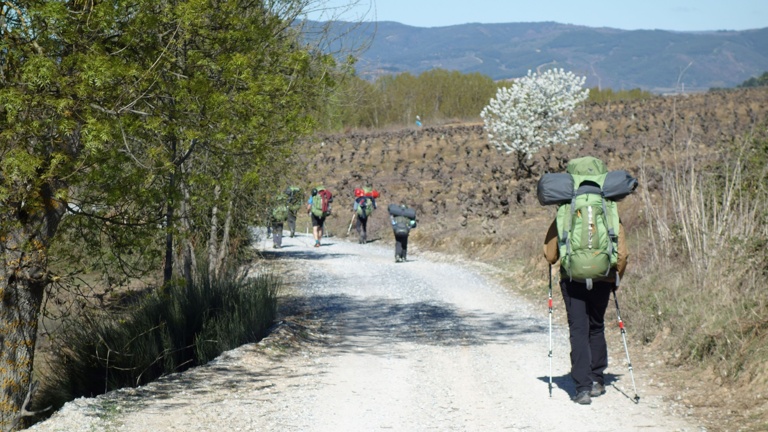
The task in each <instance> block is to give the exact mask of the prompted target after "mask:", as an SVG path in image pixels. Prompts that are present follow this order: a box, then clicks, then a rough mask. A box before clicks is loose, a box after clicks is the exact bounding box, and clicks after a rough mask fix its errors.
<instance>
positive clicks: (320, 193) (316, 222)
mask: <svg viewBox="0 0 768 432" xmlns="http://www.w3.org/2000/svg"><path fill="white" fill-rule="evenodd" d="M332 202H333V194H331V191H329V190H328V189H326V188H325V187H324V186H318V187H316V188H314V189H312V194H311V195H310V197H309V200H307V213H309V217H310V219H311V220H312V235H313V236H314V237H315V247H320V239H322V238H323V226H324V225H325V218H326V217H328V215H330V214H331V203H332Z"/></svg>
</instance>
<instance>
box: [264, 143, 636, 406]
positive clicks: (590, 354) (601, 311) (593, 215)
mask: <svg viewBox="0 0 768 432" xmlns="http://www.w3.org/2000/svg"><path fill="white" fill-rule="evenodd" d="M637 184H638V183H637V180H636V179H635V178H634V177H632V176H631V175H629V173H628V172H627V171H624V170H619V171H610V172H609V171H608V169H607V167H606V165H605V164H604V163H603V162H602V161H601V160H600V159H597V158H594V157H590V156H587V157H581V158H576V159H572V160H571V161H569V163H568V165H567V168H566V172H565V173H547V174H544V175H543V176H542V177H541V178H540V180H539V182H538V185H537V197H538V199H539V203H540V204H542V205H545V206H546V205H556V206H557V212H556V217H555V219H554V220H553V221H552V223H551V224H550V226H549V229H548V230H547V231H546V235H545V240H544V257H545V258H546V260H547V261H548V262H549V264H550V284H549V313H550V351H549V357H550V379H549V388H550V395H551V392H552V370H551V368H552V363H551V359H552V278H551V276H552V273H551V266H552V265H555V264H559V266H560V272H559V273H560V281H559V285H560V291H561V293H562V296H563V300H564V303H565V311H566V314H567V317H568V329H569V333H570V348H571V352H570V360H571V371H570V375H571V378H572V379H573V381H574V383H575V393H574V395H572V397H571V399H572V400H573V401H574V402H575V403H578V404H581V405H587V404H590V403H591V402H592V398H595V397H598V396H601V395H603V394H605V392H606V381H605V375H604V372H605V369H606V368H607V366H608V350H607V345H606V340H605V313H606V310H607V307H608V303H609V302H610V297H611V293H613V294H614V301H615V302H616V312H617V316H618V319H619V328H620V330H621V334H622V338H623V339H624V348H625V351H626V354H627V363H628V364H629V372H630V375H631V376H632V384H633V386H634V376H633V375H632V364H631V362H630V360H629V351H628V350H627V345H626V336H625V332H624V326H623V322H622V321H621V316H620V315H619V304H618V300H616V291H617V290H618V289H619V283H620V281H621V279H622V277H623V276H624V271H625V269H626V266H627V257H628V252H627V247H626V242H625V240H624V239H625V233H624V227H623V225H622V223H621V220H620V219H619V214H618V205H617V202H618V201H620V200H621V199H623V198H624V197H626V196H627V195H629V194H631V193H632V192H634V190H635V188H636V187H637ZM298 192H300V191H299V190H298V188H288V189H287V190H286V193H285V195H286V198H287V199H286V203H287V205H286V208H287V213H288V214H287V215H286V214H285V213H286V212H285V211H280V212H278V213H279V216H280V217H277V216H275V217H273V225H272V230H273V233H274V235H275V237H274V238H273V240H274V244H275V247H276V248H279V247H280V244H281V238H280V235H281V232H282V229H283V227H282V223H283V222H281V220H285V221H287V222H288V224H289V227H290V232H291V236H293V235H294V233H295V222H296V212H297V211H299V209H300V208H301V203H300V201H299V200H298V199H296V200H294V199H293V197H294V195H293V194H294V193H298ZM378 197H379V194H378V192H376V191H375V190H373V188H372V187H370V185H368V186H366V187H364V188H362V189H355V193H354V203H353V206H352V212H353V216H352V221H351V222H350V228H349V230H348V232H349V231H350V230H351V227H352V225H353V224H354V226H355V229H356V231H357V234H358V241H359V242H360V243H361V244H362V243H366V242H367V229H368V220H369V218H370V217H371V215H372V214H373V211H374V210H375V209H376V208H377V206H376V199H377V198H378ZM332 201H333V197H332V194H331V193H330V191H328V190H327V189H325V188H324V187H322V186H318V187H316V188H315V189H313V190H312V193H311V196H310V197H309V200H308V201H307V203H306V211H307V212H308V213H309V215H310V218H311V220H312V231H313V235H314V240H315V245H314V246H315V247H320V241H321V239H322V236H323V225H324V223H325V218H326V217H327V216H328V215H329V214H330V213H331V202H332ZM388 212H389V216H390V223H391V226H392V231H393V233H394V236H395V262H402V261H405V260H406V256H407V250H408V234H409V232H410V230H411V229H413V228H415V227H416V212H415V210H414V209H412V208H409V207H408V206H407V205H405V204H404V203H400V204H390V205H389V206H388ZM638 400H639V396H637V389H636V388H635V401H636V402H637V401H638Z"/></svg>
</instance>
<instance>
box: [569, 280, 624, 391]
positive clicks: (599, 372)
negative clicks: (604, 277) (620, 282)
mask: <svg viewBox="0 0 768 432" xmlns="http://www.w3.org/2000/svg"><path fill="white" fill-rule="evenodd" d="M563 279H564V280H561V281H560V290H561V291H562V293H563V300H564V301H565V311H566V313H567V314H568V329H569V331H570V341H571V377H572V378H573V380H574V381H575V382H576V391H577V392H580V391H584V390H590V389H591V388H592V383H593V382H597V383H600V384H605V379H604V377H603V372H604V371H605V368H606V367H608V348H607V346H606V343H605V310H606V309H607V308H608V301H609V300H610V298H611V290H613V289H614V288H615V287H616V285H615V284H614V283H613V282H595V283H594V286H593V288H592V289H591V290H587V286H586V284H583V283H579V282H573V281H568V280H565V277H564V278H563Z"/></svg>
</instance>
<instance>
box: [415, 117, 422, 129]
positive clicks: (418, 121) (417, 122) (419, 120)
mask: <svg viewBox="0 0 768 432" xmlns="http://www.w3.org/2000/svg"><path fill="white" fill-rule="evenodd" d="M416 127H421V117H419V116H416Z"/></svg>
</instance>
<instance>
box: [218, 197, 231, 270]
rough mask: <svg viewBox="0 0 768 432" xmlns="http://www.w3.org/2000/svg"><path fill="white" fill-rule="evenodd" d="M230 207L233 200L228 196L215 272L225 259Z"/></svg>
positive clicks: (229, 224) (219, 268)
mask: <svg viewBox="0 0 768 432" xmlns="http://www.w3.org/2000/svg"><path fill="white" fill-rule="evenodd" d="M232 207H233V201H232V199H231V198H230V200H229V205H228V206H227V218H226V219H225V220H224V233H223V234H222V235H221V243H219V256H218V258H217V259H216V274H218V273H219V272H221V270H222V268H223V267H224V260H226V259H227V252H228V251H229V230H230V228H231V227H232Z"/></svg>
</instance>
